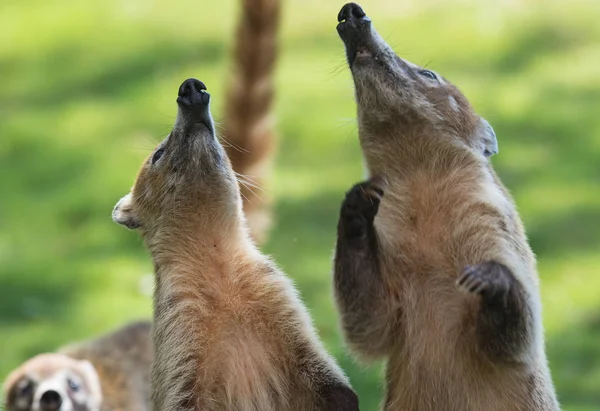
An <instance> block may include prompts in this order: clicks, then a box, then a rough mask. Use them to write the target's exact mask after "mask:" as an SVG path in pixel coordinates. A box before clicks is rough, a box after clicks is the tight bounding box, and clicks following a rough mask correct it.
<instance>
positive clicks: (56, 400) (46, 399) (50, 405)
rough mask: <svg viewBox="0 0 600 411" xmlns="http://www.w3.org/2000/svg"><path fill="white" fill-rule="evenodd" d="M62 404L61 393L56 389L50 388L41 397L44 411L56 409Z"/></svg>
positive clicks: (54, 410)
mask: <svg viewBox="0 0 600 411" xmlns="http://www.w3.org/2000/svg"><path fill="white" fill-rule="evenodd" d="M61 404H62V398H61V396H60V394H59V393H58V392H56V391H54V390H48V391H46V392H45V393H43V394H42V397H41V398H40V406H41V408H42V410H44V411H56V410H58V409H59V408H60V405H61Z"/></svg>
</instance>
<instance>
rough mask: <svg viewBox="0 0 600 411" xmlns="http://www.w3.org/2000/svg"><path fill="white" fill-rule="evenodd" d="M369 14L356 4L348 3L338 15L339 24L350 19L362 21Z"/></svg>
mask: <svg viewBox="0 0 600 411" xmlns="http://www.w3.org/2000/svg"><path fill="white" fill-rule="evenodd" d="M366 15H367V14H366V13H365V12H364V10H363V9H362V8H361V7H360V6H359V5H358V4H356V3H347V4H345V5H344V7H342V9H341V10H340V13H339V14H338V22H340V23H341V22H342V21H344V20H350V19H357V20H358V19H362V18H363V17H365V16H366Z"/></svg>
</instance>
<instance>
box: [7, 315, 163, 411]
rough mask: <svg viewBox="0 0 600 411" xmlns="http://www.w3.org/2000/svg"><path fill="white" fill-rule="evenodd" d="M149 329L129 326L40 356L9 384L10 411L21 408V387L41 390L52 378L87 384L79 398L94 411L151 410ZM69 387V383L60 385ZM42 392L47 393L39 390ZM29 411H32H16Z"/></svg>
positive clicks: (141, 324)
mask: <svg viewBox="0 0 600 411" xmlns="http://www.w3.org/2000/svg"><path fill="white" fill-rule="evenodd" d="M150 328H151V326H150V323H149V322H138V323H133V324H130V325H128V326H126V327H123V328H121V329H119V330H116V331H114V332H112V333H110V334H107V335H104V336H102V337H99V338H96V339H93V340H89V341H84V342H80V343H74V344H70V345H68V346H66V347H63V348H61V349H59V350H58V352H57V353H51V354H40V355H38V356H36V357H34V358H32V359H30V360H29V361H27V362H25V363H24V364H23V365H21V366H20V367H19V368H17V369H16V370H15V371H13V372H12V373H11V374H10V375H9V376H8V377H7V379H6V381H5V383H4V398H5V400H6V401H7V402H8V403H7V404H5V405H6V407H7V410H8V411H12V410H13V408H12V407H13V406H14V407H16V405H15V403H16V397H17V395H18V394H17V390H18V387H17V385H18V384H19V383H20V382H21V381H22V380H23V379H24V378H26V377H29V378H33V379H34V381H35V384H36V388H35V389H36V390H37V387H40V384H41V383H43V382H44V381H48V380H49V379H51V378H54V379H57V378H58V379H63V380H64V379H66V376H67V375H68V374H64V375H63V374H62V373H65V372H67V373H75V375H77V376H79V378H81V380H82V381H83V384H82V386H81V390H82V391H81V392H80V394H81V395H83V396H84V398H87V401H88V406H89V408H86V410H90V411H94V410H100V411H145V410H149V409H150V403H149V400H150V366H151V363H152V359H153V347H152V342H151V336H150ZM57 383H58V384H59V385H64V389H65V391H66V390H68V388H67V387H66V381H58V382H57ZM40 389H43V387H42V388H40ZM98 407H99V408H98ZM14 409H15V410H19V411H21V410H29V408H14Z"/></svg>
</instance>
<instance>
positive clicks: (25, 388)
mask: <svg viewBox="0 0 600 411" xmlns="http://www.w3.org/2000/svg"><path fill="white" fill-rule="evenodd" d="M33 388H34V387H33V381H31V380H30V379H27V380H23V381H21V382H20V383H19V393H20V394H21V395H25V396H28V395H31V394H33Z"/></svg>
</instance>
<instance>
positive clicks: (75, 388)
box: [67, 378, 79, 392]
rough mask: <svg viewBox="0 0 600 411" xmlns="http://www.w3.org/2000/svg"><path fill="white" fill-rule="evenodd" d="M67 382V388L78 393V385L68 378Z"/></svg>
mask: <svg viewBox="0 0 600 411" xmlns="http://www.w3.org/2000/svg"><path fill="white" fill-rule="evenodd" d="M67 382H68V383H69V388H70V389H71V390H73V392H77V391H79V384H77V383H76V382H75V381H73V380H72V379H70V378H69V380H68V381H67Z"/></svg>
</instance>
